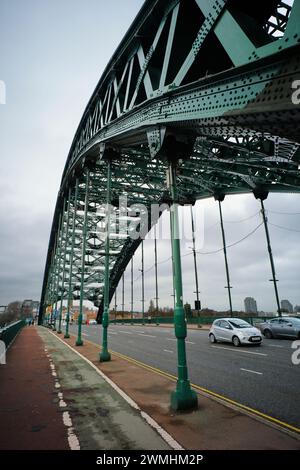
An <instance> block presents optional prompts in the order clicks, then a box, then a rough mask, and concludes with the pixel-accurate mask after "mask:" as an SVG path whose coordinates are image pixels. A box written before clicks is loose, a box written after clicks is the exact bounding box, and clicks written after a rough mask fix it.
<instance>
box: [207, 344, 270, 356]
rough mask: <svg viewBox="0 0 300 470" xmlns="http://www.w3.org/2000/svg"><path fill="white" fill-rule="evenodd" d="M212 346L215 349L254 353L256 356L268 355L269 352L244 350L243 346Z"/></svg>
mask: <svg viewBox="0 0 300 470" xmlns="http://www.w3.org/2000/svg"><path fill="white" fill-rule="evenodd" d="M211 348H214V349H225V351H235V352H241V353H244V354H254V355H255V356H267V355H268V354H264V353H258V352H253V351H244V350H243V349H241V348H239V349H238V348H236V349H233V348H223V347H222V346H211Z"/></svg>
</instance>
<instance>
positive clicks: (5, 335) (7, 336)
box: [0, 320, 25, 348]
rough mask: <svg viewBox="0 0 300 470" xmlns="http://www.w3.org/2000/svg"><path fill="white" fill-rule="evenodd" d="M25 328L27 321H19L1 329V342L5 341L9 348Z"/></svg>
mask: <svg viewBox="0 0 300 470" xmlns="http://www.w3.org/2000/svg"><path fill="white" fill-rule="evenodd" d="M24 326H25V320H19V321H16V322H14V323H11V324H10V325H7V326H6V327H4V328H2V329H0V340H1V341H4V343H5V345H6V347H7V348H8V346H9V345H10V343H11V342H12V341H13V340H14V339H15V337H16V336H17V334H18V333H19V331H20V330H21V329H22V328H23V327H24Z"/></svg>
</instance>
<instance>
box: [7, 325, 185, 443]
mask: <svg viewBox="0 0 300 470" xmlns="http://www.w3.org/2000/svg"><path fill="white" fill-rule="evenodd" d="M0 403H1V407H0V449H6V450H8V449H14V450H16V449H18V450H19V449H35V450H41V449H45V450H47V449H53V450H60V449H73V450H79V449H84V450H86V449H98V450H99V449H104V450H114V449H116V450H120V449H122V450H129V449H130V450H134V449H142V450H153V449H159V450H168V449H171V448H173V447H174V445H175V446H176V444H177V443H175V442H173V441H172V439H171V437H170V442H171V445H172V446H170V445H168V444H167V442H166V440H168V437H169V436H166V438H165V439H163V438H162V437H161V436H160V435H159V434H158V432H157V431H156V430H155V429H153V427H152V426H150V425H149V424H148V423H147V422H146V420H145V419H144V418H143V417H142V416H141V413H140V411H139V410H138V409H134V407H133V406H132V405H131V404H130V403H128V401H126V395H125V394H123V396H121V395H120V394H119V393H118V391H116V390H114V389H113V388H112V386H111V385H109V384H108V383H107V382H106V381H105V380H104V378H103V377H101V376H100V375H99V374H98V373H97V372H96V371H95V370H94V369H93V367H91V366H90V365H88V364H87V363H86V362H85V361H84V360H83V359H81V358H79V357H78V355H77V354H76V353H75V352H73V351H72V350H71V349H70V348H68V347H66V345H65V344H64V343H62V342H61V341H58V340H57V339H56V338H55V336H54V335H52V334H51V333H50V332H49V331H48V330H46V329H45V328H35V327H26V328H24V329H23V330H22V332H21V333H20V335H19V336H18V337H17V338H16V340H15V342H14V344H13V345H12V347H11V348H10V350H9V351H8V354H7V364H6V365H5V366H1V367H0Z"/></svg>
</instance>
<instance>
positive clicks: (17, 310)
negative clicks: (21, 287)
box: [0, 300, 22, 327]
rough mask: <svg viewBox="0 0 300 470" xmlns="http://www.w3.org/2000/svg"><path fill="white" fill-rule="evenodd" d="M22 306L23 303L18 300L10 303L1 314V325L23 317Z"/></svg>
mask: <svg viewBox="0 0 300 470" xmlns="http://www.w3.org/2000/svg"><path fill="white" fill-rule="evenodd" d="M21 306H22V303H21V302H19V301H18V300H15V301H14V302H11V303H10V304H8V306H7V309H6V310H5V312H4V313H2V314H1V315H0V326H2V327H3V326H4V325H6V324H7V323H12V322H14V321H16V320H18V319H19V318H21Z"/></svg>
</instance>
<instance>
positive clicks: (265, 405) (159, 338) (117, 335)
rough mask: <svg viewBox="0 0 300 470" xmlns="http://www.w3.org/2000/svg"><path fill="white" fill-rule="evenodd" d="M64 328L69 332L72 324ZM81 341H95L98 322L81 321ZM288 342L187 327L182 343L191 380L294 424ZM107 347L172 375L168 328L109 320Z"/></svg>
mask: <svg viewBox="0 0 300 470" xmlns="http://www.w3.org/2000/svg"><path fill="white" fill-rule="evenodd" d="M70 331H71V332H72V333H73V334H75V333H76V331H77V326H76V325H72V326H71V328H70ZM82 331H83V340H84V339H86V340H89V341H92V342H94V343H97V344H101V326H99V325H91V326H87V325H84V326H83V329H82ZM291 344H292V341H289V340H264V342H263V344H262V345H261V346H242V347H240V348H234V347H233V346H232V345H228V344H225V343H222V344H220V343H218V344H216V345H211V344H210V343H209V342H208V335H207V331H203V330H196V329H189V330H188V337H187V342H186V347H187V358H188V366H189V375H190V380H191V382H192V383H193V384H196V385H198V386H200V387H203V388H205V389H208V390H210V391H212V392H214V393H217V394H220V395H222V396H225V397H227V398H230V399H232V400H235V401H237V402H238V403H241V404H242V405H246V406H248V407H251V408H254V409H255V410H258V411H259V412H262V413H264V414H267V415H269V416H271V417H273V418H276V419H278V420H280V421H283V422H285V423H288V424H290V425H293V426H296V427H298V428H299V426H300V394H299V385H300V366H297V365H293V364H292V361H291V355H292V353H293V352H294V350H293V349H292V348H291ZM109 347H110V349H111V350H113V351H116V352H119V353H122V354H124V355H126V356H129V357H131V358H134V359H136V360H138V361H141V362H143V363H145V364H148V365H150V366H152V367H156V368H159V369H160V370H163V371H165V372H168V373H170V374H173V375H176V373H177V369H176V354H177V352H176V340H175V337H174V333H173V329H172V328H165V327H157V326H153V327H152V326H131V325H110V326H109Z"/></svg>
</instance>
